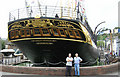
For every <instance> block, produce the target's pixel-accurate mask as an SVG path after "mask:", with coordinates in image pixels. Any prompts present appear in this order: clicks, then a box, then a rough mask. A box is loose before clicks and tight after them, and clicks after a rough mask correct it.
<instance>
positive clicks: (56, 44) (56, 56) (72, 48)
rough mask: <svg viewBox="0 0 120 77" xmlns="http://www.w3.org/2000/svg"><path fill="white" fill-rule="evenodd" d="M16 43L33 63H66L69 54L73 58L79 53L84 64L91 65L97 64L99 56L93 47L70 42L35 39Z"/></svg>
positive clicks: (82, 43)
mask: <svg viewBox="0 0 120 77" xmlns="http://www.w3.org/2000/svg"><path fill="white" fill-rule="evenodd" d="M14 43H15V44H16V45H17V46H18V47H19V49H20V50H21V51H23V53H24V55H25V56H26V57H27V58H28V59H30V60H31V61H32V62H33V63H48V64H49V65H52V64H53V65H54V64H55V63H59V62H64V63H66V57H67V56H68V53H72V57H74V54H75V53H79V56H80V57H81V58H82V59H83V62H82V63H83V64H84V65H91V64H94V63H95V61H96V59H97V58H98V55H99V54H98V51H97V49H95V48H93V46H91V45H89V44H87V43H84V42H76V41H70V40H59V39H47V40H46V39H42V40H41V39H36V40H35V39H33V40H22V41H17V42H14ZM86 63H87V64H86Z"/></svg>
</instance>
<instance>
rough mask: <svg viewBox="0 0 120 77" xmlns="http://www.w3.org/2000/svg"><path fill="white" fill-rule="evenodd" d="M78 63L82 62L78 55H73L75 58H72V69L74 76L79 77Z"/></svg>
mask: <svg viewBox="0 0 120 77" xmlns="http://www.w3.org/2000/svg"><path fill="white" fill-rule="evenodd" d="M80 62H82V59H81V58H80V57H79V56H78V53H76V54H75V57H74V64H75V65H74V67H75V75H76V76H77V75H78V76H79V75H80V72H79V67H80V66H79V64H80Z"/></svg>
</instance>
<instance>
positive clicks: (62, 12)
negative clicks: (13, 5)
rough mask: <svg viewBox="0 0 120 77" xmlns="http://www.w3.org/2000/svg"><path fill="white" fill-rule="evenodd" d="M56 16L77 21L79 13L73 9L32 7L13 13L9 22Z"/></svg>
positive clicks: (10, 14)
mask: <svg viewBox="0 0 120 77" xmlns="http://www.w3.org/2000/svg"><path fill="white" fill-rule="evenodd" d="M56 15H57V17H59V18H68V19H76V15H77V12H76V10H75V9H74V8H71V7H59V6H40V8H39V7H36V6H34V7H33V6H31V7H26V8H21V9H17V10H14V11H11V12H10V13H9V21H14V20H17V19H22V18H29V17H55V16H56Z"/></svg>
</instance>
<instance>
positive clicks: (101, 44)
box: [97, 41, 105, 47]
mask: <svg viewBox="0 0 120 77" xmlns="http://www.w3.org/2000/svg"><path fill="white" fill-rule="evenodd" d="M97 46H98V47H100V46H102V47H105V43H104V41H97Z"/></svg>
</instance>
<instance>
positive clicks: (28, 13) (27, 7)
mask: <svg viewBox="0 0 120 77" xmlns="http://www.w3.org/2000/svg"><path fill="white" fill-rule="evenodd" d="M25 6H26V12H27V15H28V17H31V16H32V6H30V5H28V3H27V1H26V0H25ZM30 7H31V9H29V8H30ZM29 10H30V11H29Z"/></svg>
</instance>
